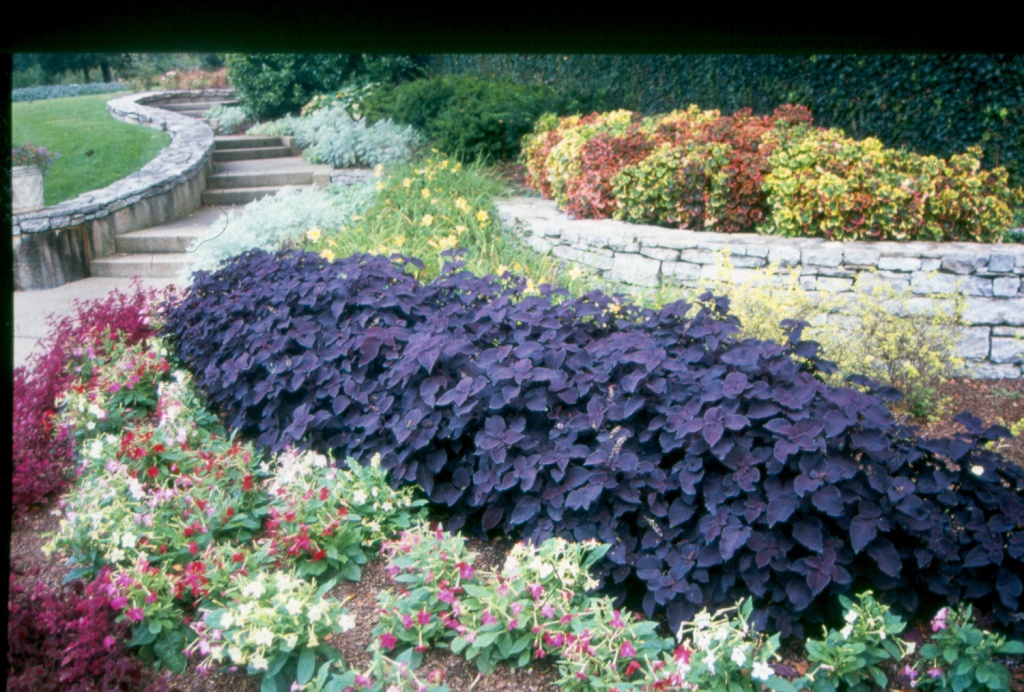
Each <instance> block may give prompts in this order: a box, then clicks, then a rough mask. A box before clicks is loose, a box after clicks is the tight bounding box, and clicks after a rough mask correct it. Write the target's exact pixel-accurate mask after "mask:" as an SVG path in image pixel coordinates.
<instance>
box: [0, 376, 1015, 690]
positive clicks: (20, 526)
mask: <svg viewBox="0 0 1024 692" xmlns="http://www.w3.org/2000/svg"><path fill="white" fill-rule="evenodd" d="M940 394H941V395H942V396H943V397H945V398H946V399H947V403H946V406H945V409H944V415H943V416H941V418H940V419H939V420H937V421H933V422H927V421H920V420H918V421H908V422H910V423H912V424H915V425H918V426H919V427H920V429H921V432H922V434H924V435H926V436H939V435H950V434H953V433H956V432H959V431H960V430H962V428H961V426H960V425H959V424H957V423H954V422H952V417H953V416H954V415H955V414H956V413H958V412H960V411H964V410H966V411H970V412H971V413H974V414H975V415H977V416H979V417H980V418H981V419H982V420H983V421H985V422H986V423H990V424H991V423H998V422H1002V423H1004V424H1006V425H1010V424H1012V423H1014V422H1016V421H1018V420H1020V419H1021V418H1024V380H989V381H985V380H956V381H952V382H950V383H948V384H947V385H946V386H945V387H943V389H942V391H941V393H940ZM999 451H1000V452H1002V453H1003V454H1004V456H1006V458H1008V459H1011V460H1013V461H1015V462H1016V463H1018V464H1021V465H1022V466H1024V440H1004V441H1001V442H1000V446H999ZM56 505H57V501H56V500H54V501H52V502H51V503H50V504H49V505H47V506H45V507H42V508H40V509H38V510H37V511H34V512H31V513H30V514H29V515H28V516H27V517H25V518H24V519H22V520H20V521H17V522H16V523H15V524H14V526H13V530H12V534H11V543H10V547H11V553H10V556H11V569H12V571H16V572H17V573H21V574H23V573H25V572H26V571H28V570H30V569H33V568H39V570H40V572H39V576H38V578H39V579H40V580H42V581H43V582H45V583H46V584H47V585H48V586H50V587H51V588H52V589H56V588H58V587H59V585H60V584H61V582H62V580H63V579H64V577H65V576H66V575H67V574H68V573H69V572H70V568H69V567H67V566H66V565H65V564H64V563H61V562H59V561H56V560H52V559H49V558H47V557H46V556H45V555H43V553H42V551H41V547H42V545H43V543H44V542H45V540H44V538H43V534H45V533H46V532H52V531H55V530H56V529H57V526H58V521H59V520H58V518H57V516H55V515H54V514H53V513H52V511H53V510H54V509H55V507H56ZM511 546H512V542H511V541H509V540H507V539H503V540H495V541H491V542H484V541H479V540H468V541H467V548H468V549H469V550H470V551H472V552H475V553H478V555H479V557H478V564H479V565H480V566H481V567H484V568H490V569H493V568H495V567H497V566H499V565H500V564H501V563H502V562H503V560H504V556H505V554H506V553H507V551H508V550H509V549H510V548H511ZM387 586H388V578H387V575H386V574H385V572H384V561H383V559H382V558H380V557H378V558H375V559H373V560H371V561H370V562H369V563H368V564H367V565H365V566H364V568H363V578H362V580H361V581H359V582H343V583H340V584H339V585H338V586H337V587H335V589H334V590H333V591H332V592H331V594H330V595H331V596H332V597H334V598H338V599H340V600H342V601H343V602H344V603H345V606H346V608H347V609H348V611H349V613H351V614H352V615H353V616H354V617H355V619H356V627H355V629H354V630H352V631H350V632H347V633H345V634H344V635H339V636H335V637H333V638H332V639H331V640H329V642H328V643H329V644H331V645H332V646H334V647H335V648H337V649H338V650H339V651H340V652H341V654H342V656H343V658H344V660H345V661H346V663H347V664H349V665H350V666H352V667H354V668H357V669H365V667H366V666H367V665H368V664H369V656H368V655H367V653H366V648H367V646H368V645H369V643H370V637H371V634H370V632H371V630H372V629H373V627H374V625H375V623H376V617H377V599H376V594H377V593H378V591H379V590H381V589H383V588H386V587H387ZM791 648H792V652H791V653H792V655H791V656H788V657H786V663H787V664H788V665H790V666H791V667H792V668H794V669H795V670H800V669H801V667H803V666H804V665H806V664H805V663H802V662H801V661H800V660H799V659H798V655H799V651H800V650H801V649H802V647H801V646H799V642H797V643H796V644H794V645H793V647H791ZM784 651H785V650H784ZM1008 664H1009V665H1010V668H1011V671H1012V672H1013V675H1014V682H1013V685H1012V687H1011V689H1012V690H1014V691H1015V692H1024V661H1022V660H1021V659H1020V658H1017V659H1013V660H1010V661H1008ZM420 671H421V672H422V673H423V674H434V675H435V676H436V675H440V676H441V677H442V678H443V681H444V682H445V683H446V684H447V685H448V686H449V687H450V688H451V690H452V692H469V691H470V690H476V691H491V690H493V691H495V692H535V691H539V690H551V689H555V682H556V681H557V679H558V674H557V670H556V669H555V667H554V665H553V664H552V663H551V662H550V661H542V662H540V663H539V664H537V665H534V666H532V667H531V668H530V669H525V670H514V669H511V668H509V667H507V666H504V665H500V666H499V667H498V669H497V670H496V671H495V672H494V674H493V675H491V676H489V677H486V678H484V677H482V676H480V675H479V673H478V671H477V669H476V666H475V664H474V663H472V662H467V661H465V660H463V659H462V658H461V657H459V656H457V655H454V654H452V653H451V652H449V651H447V650H439V651H431V652H428V654H427V655H426V656H425V658H424V662H423V665H422V667H421V668H420ZM160 677H161V674H160V673H157V672H154V671H147V673H146V675H145V678H144V680H145V685H155V684H156V683H157V682H158V680H159V679H160ZM165 681H166V683H167V684H168V686H169V689H171V690H181V691H182V692H201V691H216V692H220V691H223V692H228V691H230V692H250V691H252V692H255V691H256V690H258V689H259V678H257V677H250V676H248V675H245V673H244V672H238V673H233V674H223V673H211V674H208V675H205V676H204V675H199V674H197V673H195V672H194V671H191V670H190V671H189V672H187V673H185V674H183V675H167V676H166V678H165ZM906 689H909V688H906Z"/></svg>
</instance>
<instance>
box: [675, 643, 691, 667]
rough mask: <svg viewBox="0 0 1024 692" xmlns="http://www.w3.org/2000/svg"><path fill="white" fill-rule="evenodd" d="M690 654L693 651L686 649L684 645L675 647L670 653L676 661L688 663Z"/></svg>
mask: <svg viewBox="0 0 1024 692" xmlns="http://www.w3.org/2000/svg"><path fill="white" fill-rule="evenodd" d="M692 655H693V652H692V651H690V650H689V649H687V648H686V647H685V646H679V647H676V650H675V652H673V654H672V656H673V657H674V658H675V659H676V662H677V663H679V662H682V663H685V664H689V663H690V656H692Z"/></svg>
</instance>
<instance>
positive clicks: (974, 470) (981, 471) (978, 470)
mask: <svg viewBox="0 0 1024 692" xmlns="http://www.w3.org/2000/svg"><path fill="white" fill-rule="evenodd" d="M971 473H973V474H974V475H975V476H981V475H984V473H985V467H984V466H980V465H978V464H975V465H974V466H972V467H971Z"/></svg>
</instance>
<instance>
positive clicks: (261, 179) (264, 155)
mask: <svg viewBox="0 0 1024 692" xmlns="http://www.w3.org/2000/svg"><path fill="white" fill-rule="evenodd" d="M176 105H177V106H178V107H173V106H168V108H171V109H172V110H177V111H178V112H182V113H185V112H186V110H185V109H183V108H180V107H182V106H185V105H187V104H176ZM211 105H213V104H203V107H202V110H201V111H200V110H199V108H196V109H195V110H196V111H197V112H198V113H199V114H198V115H197V116H196V117H202V113H203V112H205V111H206V109H207V108H209V107H210V106H211ZM189 114H191V113H189ZM295 153H296V152H295V151H294V149H293V148H292V146H291V143H290V142H289V141H285V140H283V139H282V138H280V137H248V136H246V135H233V136H228V137H215V138H214V152H213V173H212V174H211V175H209V176H208V177H207V189H206V191H205V192H203V196H202V202H203V206H202V207H200V208H199V209H198V210H197V211H195V212H193V213H192V214H190V215H189V216H187V217H185V218H183V219H178V220H176V221H172V222H170V223H165V224H162V225H160V226H155V227H153V228H146V229H142V230H138V231H132V232H130V233H124V234H121V235H119V236H117V238H115V240H114V244H115V250H116V252H115V254H114V255H111V256H109V257H100V258H97V259H94V260H92V261H91V262H90V263H89V269H90V272H91V273H92V275H93V276H104V277H132V276H141V277H144V278H171V277H177V276H180V275H181V273H182V272H184V271H185V270H186V269H187V268H188V267H189V266H190V265H191V260H190V254H189V250H190V249H191V248H192V247H194V246H195V244H197V243H201V242H202V241H203V240H204V239H206V238H210V237H213V236H215V235H216V234H217V233H218V232H219V231H220V230H221V229H223V224H224V221H225V220H226V218H227V213H228V212H229V211H230V210H231V209H234V208H240V205H244V204H248V203H249V202H252V201H255V200H257V199H260V198H262V197H265V196H267V195H272V194H275V193H276V192H278V191H279V190H281V189H283V188H285V187H311V186H317V187H325V186H326V185H328V184H329V183H330V174H331V167H330V166H322V165H319V166H318V165H312V164H309V163H307V162H306V161H305V160H303V159H302V157H301V156H295V155H294V154H295Z"/></svg>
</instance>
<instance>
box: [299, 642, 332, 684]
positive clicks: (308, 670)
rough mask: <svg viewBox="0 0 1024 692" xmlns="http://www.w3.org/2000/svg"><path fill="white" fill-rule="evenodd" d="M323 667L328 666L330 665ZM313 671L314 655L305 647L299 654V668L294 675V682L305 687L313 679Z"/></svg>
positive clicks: (314, 666) (314, 665) (314, 664)
mask: <svg viewBox="0 0 1024 692" xmlns="http://www.w3.org/2000/svg"><path fill="white" fill-rule="evenodd" d="M325 665H330V663H329V662H328V663H327V664H325ZM314 670H316V654H314V653H313V650H312V649H310V648H309V647H308V646H307V647H305V648H303V649H302V653H300V654H299V666H298V671H297V672H296V674H295V681H296V682H298V683H299V684H300V685H305V684H306V683H307V682H309V681H310V679H311V678H312V677H313V671H314Z"/></svg>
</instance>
